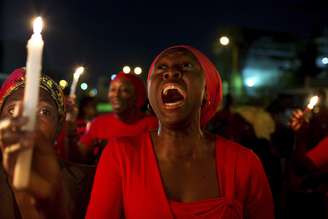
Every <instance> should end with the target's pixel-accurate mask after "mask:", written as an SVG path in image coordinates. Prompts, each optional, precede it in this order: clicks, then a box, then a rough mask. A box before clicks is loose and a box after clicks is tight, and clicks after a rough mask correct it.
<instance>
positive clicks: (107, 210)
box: [86, 142, 123, 219]
mask: <svg viewBox="0 0 328 219" xmlns="http://www.w3.org/2000/svg"><path fill="white" fill-rule="evenodd" d="M115 148H116V145H115V143H114V142H113V143H112V144H111V145H107V146H106V148H105V149H104V151H103V153H102V155H101V158H100V161H99V163H98V166H97V171H96V175H95V179H94V184H93V187H92V192H91V198H90V202H89V206H88V210H87V214H86V219H107V218H112V219H119V218H121V213H122V200H123V198H122V196H123V194H122V180H121V174H120V168H119V161H118V157H119V156H118V153H117V151H116V150H115Z"/></svg>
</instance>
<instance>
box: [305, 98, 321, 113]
mask: <svg viewBox="0 0 328 219" xmlns="http://www.w3.org/2000/svg"><path fill="white" fill-rule="evenodd" d="M318 101H319V97H318V96H313V97H311V99H310V101H309V104H308V105H307V106H306V108H307V109H309V110H313V108H314V106H315V105H316V104H317V103H318Z"/></svg>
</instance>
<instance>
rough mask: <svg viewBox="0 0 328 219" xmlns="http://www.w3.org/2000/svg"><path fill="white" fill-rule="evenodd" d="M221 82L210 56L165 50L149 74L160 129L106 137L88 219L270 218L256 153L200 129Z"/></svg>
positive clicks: (269, 202) (215, 104) (212, 110)
mask: <svg viewBox="0 0 328 219" xmlns="http://www.w3.org/2000/svg"><path fill="white" fill-rule="evenodd" d="M221 88H222V84H221V79H220V76H219V73H218V72H217V70H216V68H215V66H214V65H213V64H212V63H211V62H210V60H209V59H208V58H207V57H206V56H205V55H203V53H201V52H200V51H198V50H196V49H194V48H192V47H190V46H174V47H170V48H168V49H166V50H164V51H163V52H162V53H160V54H159V56H157V58H156V59H155V60H154V61H153V64H152V65H151V68H150V71H149V74H148V97H149V102H150V104H151V106H152V108H153V110H154V112H155V114H156V115H157V118H158V119H159V128H158V130H157V131H153V132H151V131H150V132H147V133H144V134H141V135H138V136H135V137H129V138H121V139H117V140H115V141H112V142H110V144H109V147H106V148H105V150H104V152H103V154H102V157H101V159H100V162H99V164H98V168H97V173H96V177H95V181H94V185H93V191H92V195H91V200H90V202H89V207H88V210H87V215H86V218H87V219H91V218H97V219H99V218H100V219H101V218H122V217H123V218H128V219H131V218H140V219H141V218H142V219H148V218H149V219H150V218H163V219H164V218H165V219H168V218H172V219H173V218H178V219H182V218H189V219H190V218H191V219H193V218H195V219H196V218H206V219H212V218H221V219H223V218H227V219H234V218H250V219H254V218H258V219H260V218H261V219H263V218H267V219H272V218H273V202H272V197H271V192H270V188H269V185H268V182H267V179H266V176H265V173H264V171H263V168H262V165H261V163H260V161H259V159H258V158H257V157H256V155H255V154H254V153H253V152H252V151H250V150H248V149H246V148H244V147H242V146H240V145H238V144H236V143H233V142H230V141H228V140H225V139H223V138H222V137H219V136H213V135H211V134H209V133H205V132H203V129H202V127H204V125H205V124H206V123H207V122H208V121H209V120H210V118H211V117H212V116H213V115H214V113H215V111H216V109H217V107H218V105H219V103H220V101H221V96H222V92H221Z"/></svg>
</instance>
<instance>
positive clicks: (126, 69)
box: [123, 66, 131, 74]
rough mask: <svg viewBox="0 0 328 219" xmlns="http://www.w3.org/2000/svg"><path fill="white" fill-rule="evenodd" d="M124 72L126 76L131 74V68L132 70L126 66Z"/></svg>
mask: <svg viewBox="0 0 328 219" xmlns="http://www.w3.org/2000/svg"><path fill="white" fill-rule="evenodd" d="M123 72H124V73H125V74H129V73H130V72H131V68H130V67H129V66H124V67H123Z"/></svg>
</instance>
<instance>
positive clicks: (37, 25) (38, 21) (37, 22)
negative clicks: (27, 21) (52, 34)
mask: <svg viewBox="0 0 328 219" xmlns="http://www.w3.org/2000/svg"><path fill="white" fill-rule="evenodd" d="M42 28H43V20H42V18H41V17H37V18H35V19H34V21H33V32H34V33H35V34H40V33H41V31H42Z"/></svg>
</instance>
